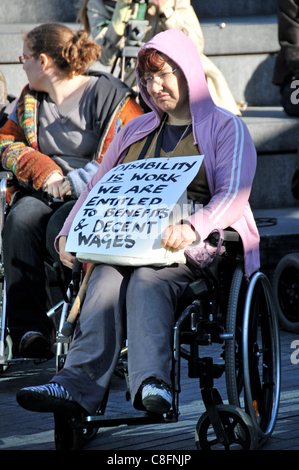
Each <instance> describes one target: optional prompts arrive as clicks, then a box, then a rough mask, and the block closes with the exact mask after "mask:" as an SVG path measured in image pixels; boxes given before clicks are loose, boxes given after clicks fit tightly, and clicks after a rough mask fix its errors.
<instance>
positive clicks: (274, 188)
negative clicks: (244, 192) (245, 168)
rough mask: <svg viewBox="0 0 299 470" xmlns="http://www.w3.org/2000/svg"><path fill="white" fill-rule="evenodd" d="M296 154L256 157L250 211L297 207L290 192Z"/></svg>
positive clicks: (298, 203)
mask: <svg viewBox="0 0 299 470" xmlns="http://www.w3.org/2000/svg"><path fill="white" fill-rule="evenodd" d="M296 157H297V154H296V153H284V154H271V155H258V158H257V169H256V174H255V178H254V181H253V185H252V190H251V195H250V205H251V207H252V209H255V210H259V209H274V208H285V207H299V201H297V200H296V199H295V198H294V197H293V194H292V192H291V182H292V177H293V173H294V169H295V163H296Z"/></svg>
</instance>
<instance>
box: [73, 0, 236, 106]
mask: <svg viewBox="0 0 299 470" xmlns="http://www.w3.org/2000/svg"><path fill="white" fill-rule="evenodd" d="M77 6H78V8H80V11H79V14H78V19H79V21H80V22H81V23H82V25H83V27H84V29H85V30H86V31H87V32H88V33H89V34H91V36H92V37H93V39H94V40H95V41H96V42H98V44H100V46H101V48H102V54H101V57H100V59H99V60H100V62H101V63H102V64H103V65H112V64H113V63H114V61H115V54H116V52H117V50H118V49H119V48H122V47H123V46H124V42H125V38H124V34H125V27H126V23H127V22H128V21H129V20H130V18H132V17H134V16H136V14H137V13H136V9H138V8H139V7H140V4H139V2H134V1H132V0H116V1H115V0H81V1H80V2H79V3H78V4H77ZM144 19H145V20H147V21H148V23H149V29H148V31H147V33H146V35H145V38H144V42H147V41H149V40H150V39H151V38H152V37H153V36H155V35H156V34H158V33H160V32H162V31H166V30H168V29H178V30H181V31H183V32H184V33H185V34H186V35H187V36H188V37H189V38H190V39H191V40H192V41H193V43H194V45H195V47H196V49H197V51H198V53H199V55H200V59H201V62H202V65H203V69H204V72H205V76H206V80H207V83H208V87H209V92H210V94H211V96H212V99H213V101H214V103H215V104H216V106H219V107H221V108H224V109H227V110H229V111H231V112H232V113H234V114H236V115H240V110H239V108H238V106H237V104H236V102H235V99H234V97H233V95H232V93H231V91H230V89H229V86H228V84H227V82H226V79H225V77H224V75H223V74H222V72H221V71H220V70H219V69H218V68H217V67H216V65H215V64H214V63H213V62H212V61H211V60H210V59H209V58H208V57H207V56H205V55H204V45H205V43H204V36H203V32H202V28H201V26H200V23H199V21H198V18H197V16H196V13H195V11H194V9H193V7H192V5H191V3H190V0H151V1H150V2H148V3H146V13H145V17H144ZM125 82H126V83H127V84H128V85H129V86H134V84H135V83H136V79H135V73H134V67H130V69H129V70H126V74H125Z"/></svg>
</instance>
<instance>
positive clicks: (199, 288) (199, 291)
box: [179, 278, 209, 303]
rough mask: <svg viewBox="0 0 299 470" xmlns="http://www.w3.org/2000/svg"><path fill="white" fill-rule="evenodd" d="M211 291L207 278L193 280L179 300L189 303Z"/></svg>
mask: <svg viewBox="0 0 299 470" xmlns="http://www.w3.org/2000/svg"><path fill="white" fill-rule="evenodd" d="M208 293H209V287H208V284H207V282H206V281H205V279H203V278H202V279H198V280H196V281H193V282H191V283H190V284H189V285H188V287H187V288H186V290H185V292H184V293H183V295H182V296H181V298H180V300H179V302H180V303H187V302H192V301H193V300H196V299H202V298H204V297H205V296H206V295H207V294H208Z"/></svg>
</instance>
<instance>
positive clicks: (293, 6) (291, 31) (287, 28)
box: [273, 0, 299, 87]
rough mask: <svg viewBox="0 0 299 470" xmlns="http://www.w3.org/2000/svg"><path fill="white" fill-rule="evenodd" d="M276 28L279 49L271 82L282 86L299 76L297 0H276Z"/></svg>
mask: <svg viewBox="0 0 299 470" xmlns="http://www.w3.org/2000/svg"><path fill="white" fill-rule="evenodd" d="M278 28H279V31H278V38H279V43H280V47H281V49H280V51H279V53H278V55H277V59H276V63H275V67H274V73H273V83H274V84H275V85H279V86H281V87H283V86H284V85H285V84H286V83H288V82H291V81H292V79H293V78H294V77H295V76H296V75H298V76H299V0H278ZM296 78H298V77H296Z"/></svg>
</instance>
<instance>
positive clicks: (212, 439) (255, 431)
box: [54, 231, 280, 450]
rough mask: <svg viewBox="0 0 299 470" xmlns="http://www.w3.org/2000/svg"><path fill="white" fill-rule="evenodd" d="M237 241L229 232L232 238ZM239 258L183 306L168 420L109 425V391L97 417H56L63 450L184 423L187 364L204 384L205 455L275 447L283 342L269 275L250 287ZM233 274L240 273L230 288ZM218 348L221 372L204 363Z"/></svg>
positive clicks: (119, 418)
mask: <svg viewBox="0 0 299 470" xmlns="http://www.w3.org/2000/svg"><path fill="white" fill-rule="evenodd" d="M235 235H236V233H235V232H233V234H232V232H230V231H228V232H226V237H225V238H226V239H227V238H228V239H230V238H231V237H232V236H233V237H234V236H235ZM232 243H234V242H232ZM233 258H234V257H232V258H231V257H230V255H227V254H226V255H223V256H222V257H218V258H216V259H215V260H214V262H213V263H212V265H211V266H210V267H207V266H204V267H203V268H202V274H203V276H202V278H200V279H199V280H197V281H195V282H193V283H191V284H190V285H189V286H188V288H187V289H186V291H185V293H184V295H183V297H182V299H180V307H179V317H178V319H177V321H176V324H175V327H174V332H173V333H174V336H173V363H172V385H173V403H172V408H171V410H170V412H168V413H167V414H165V415H164V416H156V415H150V414H147V413H145V414H144V413H142V412H140V413H139V415H137V416H136V414H134V415H111V416H110V417H109V416H108V417H106V416H105V408H106V404H107V400H108V394H109V391H107V394H106V399H105V400H104V402H103V403H102V405H101V408H100V409H99V410H98V413H97V414H96V415H95V416H84V415H82V416H79V417H78V416H77V417H73V418H71V419H70V418H66V417H63V416H59V415H56V414H55V415H54V418H55V444H56V448H57V449H58V450H70V449H81V448H82V446H84V444H85V443H86V442H88V441H89V440H90V439H91V438H93V437H94V436H95V435H96V433H97V431H98V429H99V428H101V427H114V426H119V425H121V424H127V425H132V424H140V425H141V424H150V423H169V422H177V421H178V419H179V394H180V392H181V386H180V363H181V358H183V359H185V360H187V361H188V371H189V377H190V378H197V379H199V386H200V390H201V396H202V399H203V402H204V405H205V407H206V412H205V413H204V414H203V415H202V416H201V417H200V419H199V421H198V423H197V425H196V430H195V442H196V447H197V449H199V450H201V449H205V450H206V449H209V450H210V449H214V448H218V447H220V448H225V449H231V448H235V447H236V446H237V447H239V448H240V447H241V448H242V449H244V450H245V449H246V450H249V449H250V450H251V449H256V448H257V447H259V446H261V445H262V444H264V443H265V442H266V441H267V439H269V437H270V436H271V434H272V432H273V430H274V428H275V423H276V420H277V414H278V409H279V399H280V341H279V331H278V323H277V316H276V312H275V306H274V302H273V295H272V290H271V285H270V283H269V281H268V279H267V277H266V276H265V274H263V273H262V272H256V273H255V274H253V276H252V277H251V279H250V281H249V280H247V279H246V278H245V275H244V268H243V260H242V259H241V258H240V257H239V256H236V257H235V258H234V259H233ZM228 272H230V273H231V272H232V273H233V275H232V277H231V280H229V281H228V276H227V274H228ZM226 292H229V295H227V294H226ZM177 313H178V312H177ZM65 320H67V317H65ZM62 324H63V319H62V320H61V325H62ZM60 341H61V342H62V343H63V344H64V345H65V344H69V342H70V341H71V337H70V336H69V337H65V336H64V335H63V334H62V333H61V330H60V332H59V334H58V343H59V342H60ZM213 343H218V344H222V345H223V349H224V359H225V361H224V364H223V363H222V364H214V362H213V358H211V357H199V354H198V352H199V348H200V346H206V345H211V344H213ZM186 346H187V349H186ZM67 347H68V346H67ZM67 347H66V350H65V351H64V354H63V357H61V360H59V361H58V362H59V367H63V363H64V360H65V357H66V353H67ZM188 347H189V349H188ZM223 373H225V376H226V387H227V395H228V404H224V403H223V401H222V398H221V396H220V394H219V392H218V390H217V389H216V388H215V387H214V380H215V379H217V378H219V377H221V376H222V374H223ZM126 374H127V371H126V370H125V375H126ZM127 394H128V392H127Z"/></svg>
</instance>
